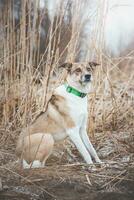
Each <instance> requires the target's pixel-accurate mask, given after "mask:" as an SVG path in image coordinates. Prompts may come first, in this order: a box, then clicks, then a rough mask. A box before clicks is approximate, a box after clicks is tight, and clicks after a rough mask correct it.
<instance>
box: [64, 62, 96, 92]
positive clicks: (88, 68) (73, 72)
mask: <svg viewBox="0 0 134 200" xmlns="http://www.w3.org/2000/svg"><path fill="white" fill-rule="evenodd" d="M97 65H99V64H98V63H96V62H87V63H64V64H62V65H61V66H60V67H64V68H66V70H67V71H68V76H67V81H68V84H70V85H71V86H72V87H73V86H74V87H76V88H77V89H82V90H83V89H86V88H88V86H89V85H91V82H92V80H93V73H94V70H95V68H96V66H97Z"/></svg>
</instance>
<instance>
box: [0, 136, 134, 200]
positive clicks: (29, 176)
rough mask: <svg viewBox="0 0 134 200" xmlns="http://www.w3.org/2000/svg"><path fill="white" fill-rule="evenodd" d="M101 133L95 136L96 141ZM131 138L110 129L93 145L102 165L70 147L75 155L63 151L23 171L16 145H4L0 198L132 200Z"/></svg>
mask: <svg viewBox="0 0 134 200" xmlns="http://www.w3.org/2000/svg"><path fill="white" fill-rule="evenodd" d="M100 135H102V133H100V134H97V136H96V138H97V139H98V140H100V139H99V137H100ZM119 138H120V141H119ZM132 138H133V137H132V134H131V137H130V133H129V134H126V133H124V132H121V133H118V137H117V133H115V132H111V133H107V137H105V138H104V139H103V142H101V145H100V144H99V145H97V146H96V144H94V145H95V146H96V149H97V152H98V154H99V156H100V157H101V159H102V160H103V161H104V162H105V163H106V164H105V165H103V166H101V167H100V166H98V165H96V166H94V167H93V166H88V165H86V164H85V163H83V160H82V158H81V157H80V156H79V154H78V152H77V150H76V149H75V148H74V146H72V147H71V152H72V155H73V156H75V158H74V157H73V158H72V160H70V161H68V160H69V159H68V153H67V152H65V153H64V154H62V156H60V154H59V155H58V154H55V155H53V156H51V158H50V159H49V160H48V162H47V165H46V167H45V168H44V169H27V170H26V169H25V170H23V169H22V168H21V165H20V163H18V162H17V157H16V155H15V153H14V150H15V148H14V147H12V148H9V149H8V146H6V145H5V148H4V147H2V148H1V151H0V200H9V199H10V200H17V199H20V200H24V199H25V200H30V199H31V200H42V199H46V200H78V199H79V200H83V199H85V200H86V199H88V200H96V199H97V200H101V199H103V200H107V199H108V200H112V199H114V200H120V199H121V200H133V199H134V162H133V150H132V149H131V146H132V145H133V139H132ZM117 141H118V145H117ZM130 141H131V142H130ZM66 145H67V144H65V145H64V147H65V146H66ZM68 145H69V144H68ZM57 152H58V150H57ZM70 156H71V155H70ZM76 160H77V161H76Z"/></svg>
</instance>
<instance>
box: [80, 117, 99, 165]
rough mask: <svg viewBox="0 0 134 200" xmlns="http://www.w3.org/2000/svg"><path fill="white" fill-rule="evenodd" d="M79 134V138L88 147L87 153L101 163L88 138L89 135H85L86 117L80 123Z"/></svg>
mask: <svg viewBox="0 0 134 200" xmlns="http://www.w3.org/2000/svg"><path fill="white" fill-rule="evenodd" d="M80 136H81V139H82V141H83V143H84V144H85V146H86V148H87V149H88V151H89V153H90V154H91V156H92V157H93V158H94V159H95V161H96V162H97V163H101V160H100V159H99V157H98V155H97V152H96V150H95V149H94V147H93V145H92V143H91V142H90V140H89V137H88V135H87V130H86V119H85V120H84V123H83V125H82V127H81V128H80Z"/></svg>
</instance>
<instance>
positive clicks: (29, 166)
mask: <svg viewBox="0 0 134 200" xmlns="http://www.w3.org/2000/svg"><path fill="white" fill-rule="evenodd" d="M22 164H23V169H35V168H43V167H44V165H43V164H42V163H41V162H40V161H39V160H34V161H33V162H32V163H30V164H28V163H27V162H26V161H25V160H23V163H22Z"/></svg>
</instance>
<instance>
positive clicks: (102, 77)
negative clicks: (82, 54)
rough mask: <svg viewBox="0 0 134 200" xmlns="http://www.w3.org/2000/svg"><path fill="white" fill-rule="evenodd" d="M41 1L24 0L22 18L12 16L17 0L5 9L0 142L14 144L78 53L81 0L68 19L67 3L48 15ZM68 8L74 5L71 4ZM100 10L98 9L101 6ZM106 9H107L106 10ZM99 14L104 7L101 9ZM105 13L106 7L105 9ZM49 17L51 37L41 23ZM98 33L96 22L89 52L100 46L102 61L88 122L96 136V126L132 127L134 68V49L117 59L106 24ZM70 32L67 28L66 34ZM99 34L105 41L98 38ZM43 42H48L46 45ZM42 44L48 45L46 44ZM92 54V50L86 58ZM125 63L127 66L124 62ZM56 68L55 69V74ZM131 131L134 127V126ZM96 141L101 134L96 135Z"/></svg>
mask: <svg viewBox="0 0 134 200" xmlns="http://www.w3.org/2000/svg"><path fill="white" fill-rule="evenodd" d="M38 3H39V2H38V1H36V3H35V4H32V3H31V1H30V0H28V1H26V0H24V1H22V3H21V7H20V10H21V15H20V20H19V22H18V23H16V21H15V19H14V17H13V6H12V1H9V2H8V3H7V4H5V5H4V7H3V8H2V10H1V17H0V21H1V25H0V26H1V27H0V28H1V30H2V32H3V35H1V38H0V39H1V42H0V81H1V82H0V113H1V114H0V137H1V141H0V145H1V147H2V148H3V147H4V146H7V147H8V148H9V147H11V148H12V147H13V148H14V146H15V143H16V138H17V136H18V134H19V132H20V130H21V128H22V127H24V126H26V125H27V124H28V123H30V122H31V121H32V120H33V119H34V118H35V117H36V115H37V114H38V113H39V112H40V111H41V110H45V105H46V103H47V100H48V98H49V96H50V95H51V91H52V89H53V88H54V87H55V86H56V85H57V84H59V82H61V81H62V80H63V77H64V73H65V72H63V73H62V74H61V73H59V72H58V70H57V66H58V64H59V63H61V62H63V61H64V60H68V61H72V62H73V61H75V60H77V59H78V55H79V50H80V49H79V40H80V37H81V29H82V26H83V24H82V23H81V22H80V23H78V19H79V17H80V16H79V11H80V9H81V6H82V5H79V4H78V6H76V7H75V8H73V9H74V10H73V13H76V14H75V15H72V16H71V17H70V19H69V21H68V23H67V24H66V23H65V22H64V18H65V14H66V11H65V10H64V9H63V4H62V3H61V7H60V9H59V15H57V16H55V17H54V19H53V20H51V21H50V20H49V16H48V13H47V10H46V9H44V10H42V11H39V7H38V6H39V4H38ZM67 8H68V12H70V11H69V9H71V8H70V5H69V4H67ZM97 12H99V11H97ZM101 12H102V11H101ZM98 14H99V13H98ZM100 14H101V13H100ZM42 23H45V24H46V26H45V29H46V33H47V37H46V38H44V39H43V38H42V36H41V32H40V30H41V24H42ZM98 23H100V24H101V30H100V31H99V37H97V35H96V34H97V32H98V30H99V27H100V26H99V25H98V24H96V30H95V33H94V38H92V42H91V43H90V44H89V48H88V49H89V52H91V51H92V50H93V51H94V52H96V58H97V60H98V62H100V63H101V66H100V67H99V68H98V69H97V71H96V78H95V83H94V92H93V93H91V94H90V95H89V107H90V108H89V113H90V114H89V126H88V130H89V133H90V134H91V137H92V138H93V139H94V140H95V139H96V136H95V133H96V132H101V133H102V136H104V135H105V136H107V135H106V132H107V131H109V130H110V131H117V134H118V132H120V131H122V130H123V131H127V132H128V131H129V129H130V130H132V129H133V127H134V126H133V107H134V105H133V100H134V96H133V95H134V87H133V86H134V72H133V71H132V66H133V61H134V57H133V52H130V53H129V54H128V55H126V57H120V58H118V59H116V60H114V59H112V58H110V57H108V56H106V55H105V54H104V52H103V51H102V49H103V48H102V47H103V42H104V41H103V26H104V19H102V20H100V21H99V22H98ZM65 33H66V34H65ZM96 38H99V40H100V43H99V44H101V45H99V46H98V45H97V44H96ZM42 46H43V47H42ZM42 49H43V50H42ZM88 59H90V54H88V53H87V57H86V58H85V60H88ZM124 65H125V66H124ZM54 74H55V75H54ZM131 132H132V131H131ZM96 141H97V140H96Z"/></svg>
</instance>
